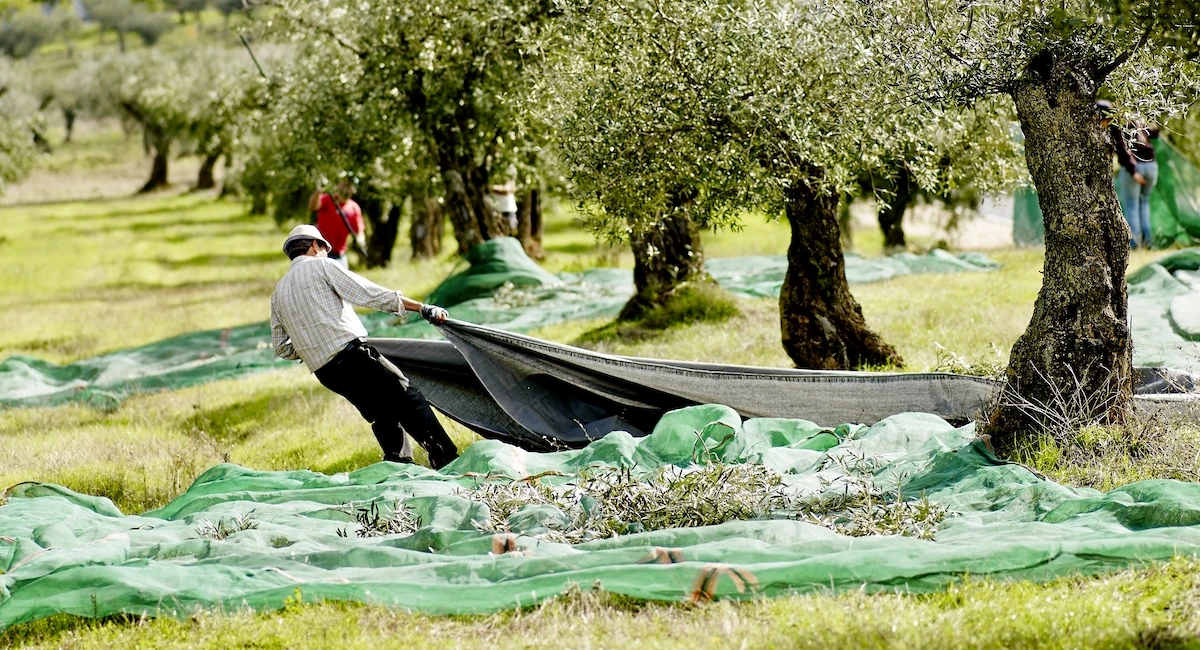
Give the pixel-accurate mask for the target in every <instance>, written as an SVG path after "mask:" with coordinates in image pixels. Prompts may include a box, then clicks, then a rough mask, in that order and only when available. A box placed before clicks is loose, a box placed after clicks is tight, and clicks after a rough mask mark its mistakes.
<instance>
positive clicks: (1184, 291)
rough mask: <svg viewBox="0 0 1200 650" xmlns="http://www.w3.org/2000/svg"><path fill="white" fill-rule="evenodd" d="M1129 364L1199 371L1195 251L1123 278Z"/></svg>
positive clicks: (1198, 255) (1199, 281)
mask: <svg viewBox="0 0 1200 650" xmlns="http://www.w3.org/2000/svg"><path fill="white" fill-rule="evenodd" d="M1129 314H1130V320H1131V324H1132V329H1133V340H1134V343H1135V345H1134V348H1133V363H1134V365H1135V366H1138V367H1146V368H1173V369H1176V370H1183V371H1186V372H1192V373H1195V372H1200V249H1195V248H1191V249H1187V250H1182V251H1178V252H1175V253H1171V254H1170V255H1166V256H1164V257H1161V258H1159V259H1158V260H1156V261H1155V262H1154V263H1152V264H1147V265H1146V266H1144V267H1142V268H1140V269H1138V270H1137V271H1136V272H1134V273H1133V274H1132V275H1130V276H1129Z"/></svg>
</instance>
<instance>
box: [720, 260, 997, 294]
mask: <svg viewBox="0 0 1200 650" xmlns="http://www.w3.org/2000/svg"><path fill="white" fill-rule="evenodd" d="M845 258H846V280H847V281H848V282H849V283H850V284H867V283H870V282H882V281H884V280H890V279H892V278H894V277H897V276H901V275H913V274H917V273H959V272H964V271H995V270H996V269H998V268H1000V265H999V264H997V263H996V262H993V261H992V260H990V259H988V257H987V256H986V255H984V254H983V253H959V254H952V253H948V252H946V251H943V250H934V251H933V252H931V253H929V254H928V255H914V254H912V253H897V254H895V255H891V256H889V257H879V258H874V259H868V258H865V257H861V256H858V255H855V254H854V253H846V254H845ZM705 266H706V268H707V269H708V272H709V274H710V275H712V277H713V279H714V280H716V281H717V283H718V284H720V285H721V287H722V288H724V289H725V290H727V291H729V292H731V293H735V294H737V295H740V296H754V297H759V298H778V297H779V291H780V288H782V287H783V276H784V274H785V273H786V272H787V258H786V257H784V256H782V255H776V256H760V257H729V258H715V259H709V260H706V261H705Z"/></svg>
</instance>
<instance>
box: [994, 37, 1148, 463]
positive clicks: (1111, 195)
mask: <svg viewBox="0 0 1200 650" xmlns="http://www.w3.org/2000/svg"><path fill="white" fill-rule="evenodd" d="M1098 86H1099V82H1097V81H1096V80H1095V79H1094V78H1093V75H1090V74H1081V73H1080V71H1076V70H1072V69H1071V68H1070V67H1069V66H1068V65H1066V64H1065V63H1064V62H1063V61H1061V60H1058V59H1057V58H1056V57H1054V56H1053V55H1052V54H1049V53H1045V54H1043V55H1041V56H1039V57H1037V58H1036V59H1035V61H1034V63H1033V64H1032V65H1031V67H1030V71H1029V74H1028V76H1027V78H1026V79H1025V80H1023V81H1022V82H1021V83H1019V84H1018V85H1016V86H1015V87H1014V88H1013V90H1012V91H1011V95H1012V98H1013V101H1014V102H1015V103H1016V107H1017V116H1018V118H1019V119H1020V122H1021V128H1022V130H1023V131H1024V134H1025V160H1026V164H1027V165H1028V166H1029V173H1030V175H1031V176H1032V178H1033V183H1034V186H1035V187H1036V188H1037V193H1038V202H1039V204H1040V205H1041V208H1042V214H1043V216H1044V219H1045V224H1046V257H1045V262H1044V264H1043V267H1042V289H1041V291H1040V292H1039V293H1038V297H1037V302H1036V303H1035V304H1034V308H1033V318H1032V319H1031V320H1030V322H1029V327H1028V329H1026V330H1025V333H1024V334H1023V335H1022V336H1021V338H1019V339H1018V340H1017V343H1016V345H1014V346H1013V349H1012V354H1011V356H1010V360H1009V365H1008V369H1007V371H1006V372H1005V379H1006V384H1005V388H1004V392H1003V394H1002V398H1001V400H1000V406H999V407H997V408H996V410H995V411H994V412H993V413H992V418H991V423H990V424H989V425H988V426H987V427H986V428H985V432H986V433H988V434H990V435H991V438H992V443H993V445H995V446H996V447H997V448H998V449H1002V450H1006V449H1012V448H1013V447H1014V446H1015V445H1017V444H1019V443H1020V442H1021V441H1022V440H1024V439H1026V438H1027V437H1029V436H1032V435H1035V434H1036V433H1037V432H1038V431H1039V430H1040V429H1042V427H1043V426H1044V424H1045V422H1046V421H1045V419H1044V418H1043V416H1041V415H1040V414H1039V413H1038V411H1040V410H1042V409H1048V410H1051V411H1053V412H1055V413H1056V414H1059V415H1063V416H1067V417H1068V418H1069V420H1070V421H1074V422H1097V423H1101V424H1112V423H1121V422H1123V421H1124V418H1125V416H1126V415H1127V413H1128V410H1129V406H1130V404H1131V400H1132V391H1133V373H1132V354H1133V343H1132V340H1131V338H1130V332H1129V326H1128V322H1129V314H1128V306H1127V302H1126V298H1127V296H1126V286H1125V270H1126V267H1127V266H1128V264H1129V229H1128V227H1127V226H1126V225H1125V220H1124V218H1123V217H1122V215H1121V208H1120V204H1119V203H1118V202H1117V197H1116V191H1115V189H1114V187H1113V178H1112V148H1111V146H1112V145H1111V143H1110V141H1109V139H1108V134H1107V132H1106V130H1105V129H1103V128H1101V126H1100V124H1099V121H1098V120H1097V118H1096V115H1095V111H1096V108H1095V106H1096V90H1097V88H1098Z"/></svg>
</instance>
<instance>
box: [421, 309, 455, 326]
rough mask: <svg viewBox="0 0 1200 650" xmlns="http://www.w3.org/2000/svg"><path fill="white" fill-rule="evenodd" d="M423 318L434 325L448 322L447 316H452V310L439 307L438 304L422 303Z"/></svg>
mask: <svg viewBox="0 0 1200 650" xmlns="http://www.w3.org/2000/svg"><path fill="white" fill-rule="evenodd" d="M421 318H424V319H425V320H427V321H429V322H430V323H433V324H434V325H441V324H442V323H444V322H446V319H447V318H450V312H448V311H446V310H445V309H442V308H441V307H438V306H437V305H424V304H423V305H421Z"/></svg>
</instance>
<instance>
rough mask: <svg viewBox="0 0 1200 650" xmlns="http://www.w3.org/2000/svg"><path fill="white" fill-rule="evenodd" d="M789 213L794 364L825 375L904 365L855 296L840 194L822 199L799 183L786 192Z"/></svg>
mask: <svg viewBox="0 0 1200 650" xmlns="http://www.w3.org/2000/svg"><path fill="white" fill-rule="evenodd" d="M820 173H821V172H820V171H814V172H812V176H813V177H816V175H818V174H820ZM784 212H785V213H786V215H787V220H788V223H789V224H790V225H791V227H792V236H791V242H790V243H789V244H788V252H787V257H788V268H787V272H786V274H785V275H784V279H783V288H782V290H781V292H780V294H779V313H780V319H781V329H782V332H783V348H784V350H786V351H787V353H788V356H789V357H791V359H792V362H793V363H795V364H796V367H798V368H816V369H826V370H847V369H853V368H858V367H861V366H868V365H886V364H899V363H902V361H901V358H900V355H899V353H897V352H896V350H895V348H893V347H892V346H890V345H888V344H887V343H885V342H884V341H883V339H881V338H880V337H879V335H877V334H875V333H874V332H872V331H871V330H869V329H867V322H866V320H865V319H864V318H863V315H862V307H860V306H859V304H858V301H856V300H855V299H854V296H852V295H851V294H850V286H849V285H848V284H847V283H846V263H845V259H844V258H843V257H842V246H841V241H840V240H839V238H838V237H839V233H838V195H837V194H830V193H821V194H818V193H816V192H814V191H813V190H812V189H811V188H810V186H809V185H808V183H807V182H805V181H803V180H801V181H797V182H795V183H794V184H793V186H792V187H791V188H790V189H789V190H788V191H787V196H786V204H785V210H784Z"/></svg>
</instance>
